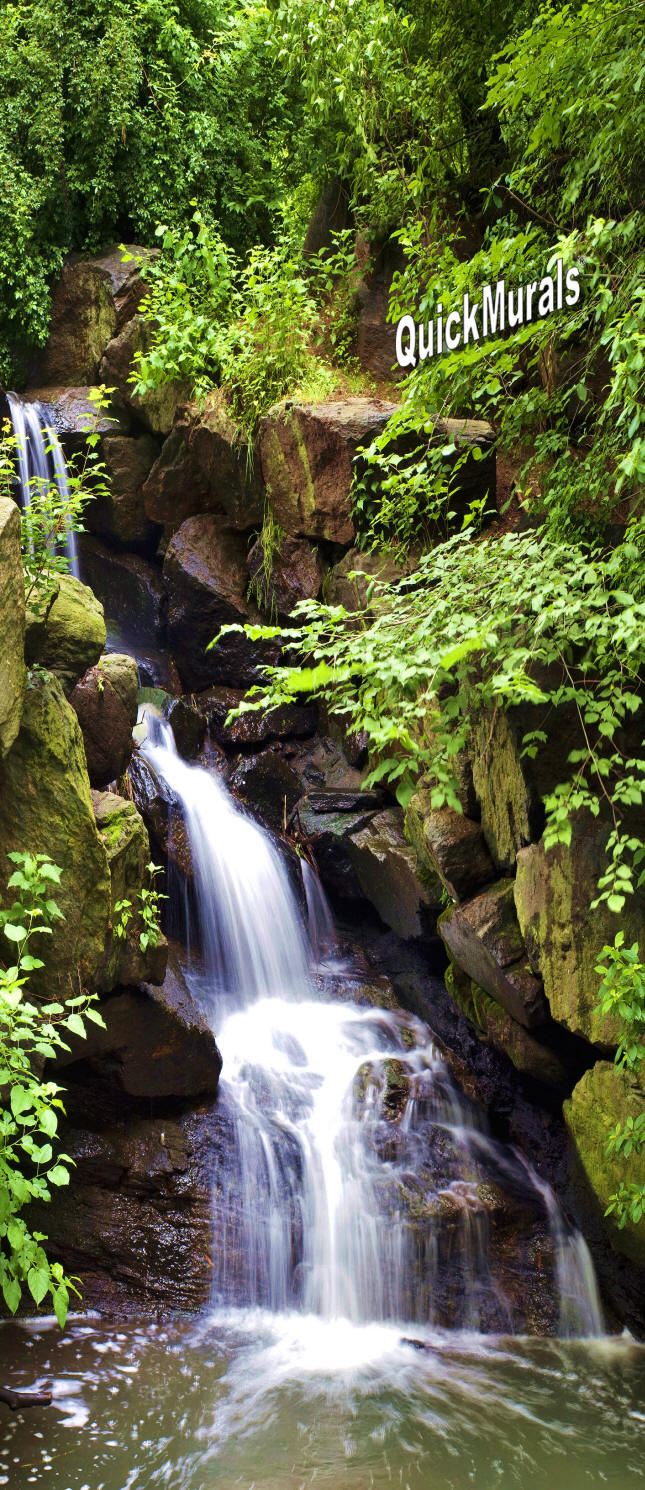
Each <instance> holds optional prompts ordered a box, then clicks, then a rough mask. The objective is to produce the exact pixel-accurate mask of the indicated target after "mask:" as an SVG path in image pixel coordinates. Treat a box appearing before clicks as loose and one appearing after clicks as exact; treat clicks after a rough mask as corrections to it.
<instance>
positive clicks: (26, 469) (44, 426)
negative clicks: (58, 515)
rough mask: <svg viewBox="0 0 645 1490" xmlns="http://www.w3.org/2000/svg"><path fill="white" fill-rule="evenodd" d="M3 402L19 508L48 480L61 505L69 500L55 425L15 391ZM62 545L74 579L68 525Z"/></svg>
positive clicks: (75, 556) (75, 569) (75, 559)
mask: <svg viewBox="0 0 645 1490" xmlns="http://www.w3.org/2000/svg"><path fill="white" fill-rule="evenodd" d="M7 403H8V404H9V412H10V414H11V422H12V424H13V432H14V435H15V437H16V453H17V458H18V475H19V479H20V502H21V506H22V508H23V510H24V509H25V508H27V507H30V506H31V501H32V496H33V493H34V491H38V490H39V489H40V490H41V491H44V490H46V488H47V487H48V486H51V485H52V484H53V485H54V486H55V487H56V489H57V492H58V497H59V500H60V503H61V506H62V507H63V508H65V507H66V505H67V503H68V501H69V480H68V475H67V466H66V464H65V456H64V455H63V451H62V448H61V443H60V440H59V438H58V435H57V434H56V431H55V429H53V428H52V426H51V424H49V423H48V422H47V417H46V413H45V410H44V408H43V407H42V405H41V404H39V403H28V402H23V401H22V399H20V398H18V397H17V395H16V394H15V393H8V394H7ZM65 546H66V549H67V557H68V560H69V567H70V570H71V572H72V574H73V575H75V576H76V578H77V579H78V578H79V565H78V553H77V549H76V539H75V536H74V533H73V532H72V530H71V528H67V531H66V535H65Z"/></svg>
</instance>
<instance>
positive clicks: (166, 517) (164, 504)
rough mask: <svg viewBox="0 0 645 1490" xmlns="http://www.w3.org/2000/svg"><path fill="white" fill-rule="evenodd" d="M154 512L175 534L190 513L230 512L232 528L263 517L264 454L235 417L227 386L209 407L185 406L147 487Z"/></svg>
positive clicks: (254, 523) (209, 401)
mask: <svg viewBox="0 0 645 1490" xmlns="http://www.w3.org/2000/svg"><path fill="white" fill-rule="evenodd" d="M144 500H145V505H146V512H147V513H148V517H149V518H151V519H152V520H153V522H155V523H162V524H163V526H164V528H165V530H166V532H167V533H173V532H175V531H176V529H177V528H179V527H181V524H182V523H183V522H185V521H186V518H188V517H195V516H197V514H199V513H204V512H220V513H225V514H226V520H227V522H228V525H229V527H231V528H239V529H245V528H252V527H254V526H257V525H258V524H259V523H261V521H262V510H263V495H262V481H261V476H260V470H259V459H258V457H257V455H255V454H254V452H253V451H252V450H251V449H250V448H249V444H248V441H247V439H246V437H245V435H244V434H243V432H242V430H241V429H240V428H239V426H238V425H237V424H235V422H234V420H233V419H232V417H231V414H230V411H229V409H228V407H227V404H226V400H225V397H224V394H223V393H222V391H221V389H214V390H213V392H212V393H210V394H209V395H208V398H207V399H206V402H205V404H204V406H203V407H202V406H200V405H199V404H188V405H186V407H185V408H183V409H180V411H179V414H178V417H177V419H176V420H175V423H174V426H173V429H172V432H171V434H170V435H169V436H168V439H167V440H166V442H165V444H164V446H163V449H162V451H161V454H160V456H159V459H158V460H157V462H156V464H155V465H154V467H153V469H152V470H151V472H150V475H149V478H148V480H147V482H146V486H145V490H144Z"/></svg>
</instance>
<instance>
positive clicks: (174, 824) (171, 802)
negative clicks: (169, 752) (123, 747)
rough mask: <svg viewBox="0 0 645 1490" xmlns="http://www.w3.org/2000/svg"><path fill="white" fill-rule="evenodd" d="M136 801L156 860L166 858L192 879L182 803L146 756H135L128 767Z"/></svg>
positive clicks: (133, 797) (131, 787) (136, 754)
mask: <svg viewBox="0 0 645 1490" xmlns="http://www.w3.org/2000/svg"><path fill="white" fill-rule="evenodd" d="M128 781H129V784H130V790H131V792H132V799H133V801H134V803H135V806H136V808H137V810H138V811H139V812H140V813H141V816H142V818H143V820H144V822H145V825H146V827H147V829H148V832H149V834H150V837H151V840H152V851H153V855H154V857H155V858H157V856H158V855H159V854H161V855H163V857H164V858H166V859H167V860H168V861H169V863H171V864H172V865H173V866H174V867H175V868H176V869H178V870H179V872H180V874H182V875H184V876H185V877H186V878H187V879H190V878H191V877H192V873H193V865H192V858H191V853H190V843H189V840H188V834H187V833H186V827H185V824H184V819H183V816H182V811H181V804H180V802H179V800H178V798H177V797H175V794H174V792H172V791H171V789H170V787H169V786H168V784H167V782H165V781H164V780H163V779H162V777H160V776H157V775H156V773H155V772H154V771H153V769H152V766H151V765H150V764H149V762H148V761H147V760H146V759H145V756H143V755H140V754H138V753H137V752H135V754H134V755H133V757H132V760H131V761H130V765H129V767H128Z"/></svg>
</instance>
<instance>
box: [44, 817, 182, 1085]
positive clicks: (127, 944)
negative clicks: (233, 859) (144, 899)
mask: <svg viewBox="0 0 645 1490" xmlns="http://www.w3.org/2000/svg"><path fill="white" fill-rule="evenodd" d="M92 802H93V806H94V815H95V819H96V825H97V828H98V830H99V833H100V836H101V839H102V842H103V843H104V844H105V849H106V853H107V857H108V865H109V869H110V930H109V934H108V937H107V939H106V943H105V950H104V955H103V960H102V963H101V967H100V968H99V970H98V973H97V975H96V980H95V982H96V987H97V988H98V989H99V990H100V992H102V993H106V992H109V991H110V989H112V988H116V987H118V985H119V984H127V983H141V982H143V981H144V980H145V981H147V982H150V983H163V980H164V975H165V972H166V962H167V958H168V947H167V943H166V939H165V937H163V936H162V937H160V938H159V939H158V941H157V944H156V946H153V945H152V942H149V943H148V945H147V946H146V947H144V948H142V947H141V942H140V937H141V934H142V932H144V931H145V925H144V922H143V918H142V916H141V903H140V898H139V897H140V892H141V890H142V889H144V888H145V889H148V888H149V883H150V881H149V874H148V867H147V866H148V864H149V863H150V843H149V839H148V834H147V832H146V828H145V824H144V822H143V818H142V817H140V815H139V813H138V811H137V809H136V807H135V805H134V802H128V801H125V800H124V798H123V797H118V796H116V794H115V793H114V792H96V791H95V792H92ZM126 900H129V901H130V907H131V911H130V920H129V922H128V924H127V926H126V928H125V930H126V934H125V936H124V937H118V936H116V935H115V927H117V926H118V925H119V924H120V922H121V916H120V913H119V912H117V911H116V909H115V907H116V906H117V905H119V904H123V902H124V901H126ZM95 1028H96V1027H95V1026H92V1029H91V1036H92V1038H93V1036H94V1034H95ZM100 1033H101V1037H102V1035H103V1032H100ZM96 1034H97V1035H98V1034H99V1031H98V1029H96ZM90 1045H91V1041H90ZM90 1045H87V1044H86V1043H85V1042H82V1052H83V1053H85V1052H89V1050H90ZM91 1048H92V1049H93V1048H94V1047H93V1046H92V1047H91ZM97 1048H98V1047H97ZM100 1048H101V1049H103V1048H107V1047H103V1046H102V1045H101V1047H100ZM112 1048H116V1047H112ZM76 1058H77V1057H74V1056H70V1057H69V1058H68V1057H66V1060H67V1059H76ZM128 1090H130V1088H129V1087H127V1086H126V1091H128Z"/></svg>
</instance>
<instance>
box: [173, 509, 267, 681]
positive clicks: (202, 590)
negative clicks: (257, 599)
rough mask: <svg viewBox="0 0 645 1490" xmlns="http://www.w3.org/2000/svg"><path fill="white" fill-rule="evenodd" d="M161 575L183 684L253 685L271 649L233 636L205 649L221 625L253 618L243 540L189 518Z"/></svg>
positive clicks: (215, 522) (214, 523) (211, 520)
mask: <svg viewBox="0 0 645 1490" xmlns="http://www.w3.org/2000/svg"><path fill="white" fill-rule="evenodd" d="M164 577H165V579H166V583H167V585H168V636H169V640H170V646H171V649H172V652H173V655H174V657H175V661H176V663H177V666H178V668H179V672H180V675H181V678H182V681H183V683H184V686H185V687H186V688H190V689H203V688H206V687H207V685H208V684H209V683H233V684H237V685H238V686H239V685H240V684H243V685H248V684H251V683H253V682H256V681H257V677H258V667H259V666H260V665H261V663H262V661H263V659H264V660H268V659H269V658H271V657H273V655H274V653H275V648H274V649H273V650H271V649H268V648H267V646H266V645H263V644H262V643H261V642H258V643H253V642H250V641H249V640H248V639H247V638H246V636H244V635H243V634H242V633H241V632H234V633H233V634H232V635H231V636H228V637H226V638H224V639H223V640H222V641H221V642H218V644H217V646H216V647H213V648H211V649H210V650H208V648H209V643H210V642H211V641H212V640H213V638H214V637H215V636H216V635H217V633H218V631H219V629H220V627H222V626H227V625H236V626H241V625H243V624H244V622H245V621H247V620H248V619H250V617H251V616H252V614H253V613H252V611H251V609H250V607H249V604H248V600H247V593H246V592H247V587H248V573H247V569H246V546H245V543H244V540H243V538H242V537H241V536H240V535H239V534H238V533H234V532H232V531H231V529H230V528H223V527H222V526H221V522H220V520H219V519H218V518H216V517H213V516H209V515H206V516H203V517H189V518H188V519H187V520H186V522H185V523H183V524H182V526H181V528H179V530H178V531H177V532H176V533H175V535H174V537H173V538H172V539H171V542H170V544H169V545H168V550H167V553H166V557H165V561H164Z"/></svg>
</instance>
